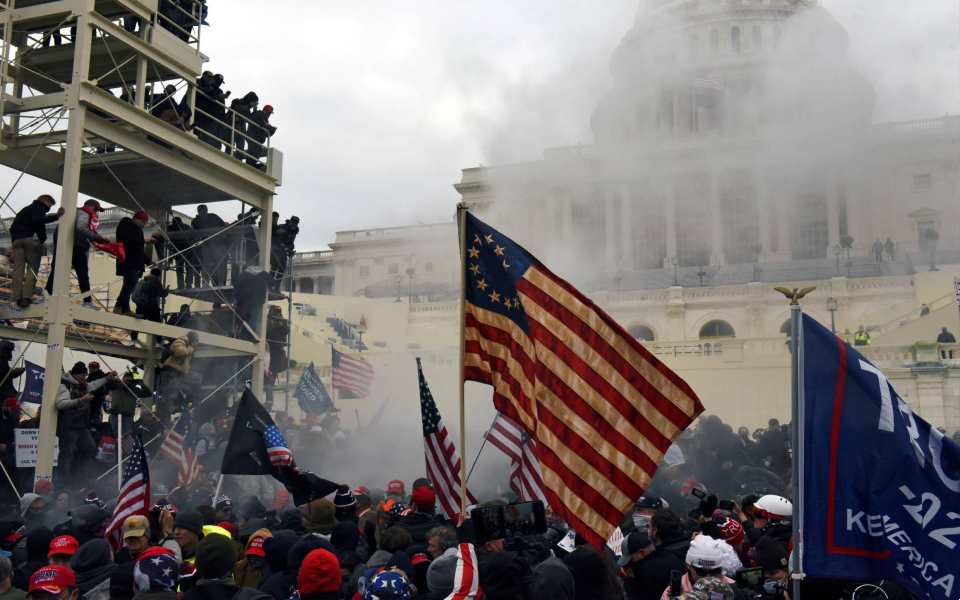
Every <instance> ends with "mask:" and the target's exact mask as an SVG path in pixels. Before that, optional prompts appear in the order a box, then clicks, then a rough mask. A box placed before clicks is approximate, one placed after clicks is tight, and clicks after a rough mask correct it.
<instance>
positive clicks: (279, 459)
mask: <svg viewBox="0 0 960 600" xmlns="http://www.w3.org/2000/svg"><path fill="white" fill-rule="evenodd" d="M263 439H264V441H266V443H267V454H269V455H270V464H271V465H273V466H275V467H292V466H293V452H290V448H288V447H287V442H285V441H284V439H283V436H282V435H280V430H279V429H277V426H276V425H274V424H272V423H271V424H270V426H269V427H267V428H266V429H265V430H264V431H263Z"/></svg>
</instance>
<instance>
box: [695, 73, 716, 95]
mask: <svg viewBox="0 0 960 600" xmlns="http://www.w3.org/2000/svg"><path fill="white" fill-rule="evenodd" d="M693 87H694V88H698V89H704V90H715V91H718V92H722V91H723V77H717V76H716V75H704V76H703V77H694V79H693Z"/></svg>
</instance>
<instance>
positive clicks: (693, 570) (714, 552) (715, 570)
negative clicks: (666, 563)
mask: <svg viewBox="0 0 960 600" xmlns="http://www.w3.org/2000/svg"><path fill="white" fill-rule="evenodd" d="M685 562H686V569H685V571H686V572H685V574H684V575H683V577H682V578H681V582H680V587H681V591H682V592H683V593H684V594H689V593H690V592H692V591H693V588H694V585H696V583H697V582H698V581H701V580H703V579H706V578H714V579H717V580H719V581H722V582H725V583H726V584H727V585H728V586H730V589H731V591H732V593H733V596H732V598H733V599H734V600H743V599H744V596H743V591H742V590H740V589H739V588H738V587H737V585H736V582H735V581H734V580H733V579H731V578H730V576H731V575H734V574H736V572H737V571H738V570H740V568H741V567H742V566H743V565H742V563H741V562H740V559H739V558H737V554H736V552H734V550H733V548H731V547H730V545H729V544H727V543H726V542H723V541H720V540H715V539H713V538H711V537H709V536H706V535H698V536H697V537H695V538H693V540H692V541H691V542H690V549H689V550H687V556H686V561H685ZM676 591H677V590H676V586H667V587H666V589H664V590H663V593H662V595H661V596H660V600H673V599H674V598H677V597H678V596H677V595H676V594H675V593H674V592H676Z"/></svg>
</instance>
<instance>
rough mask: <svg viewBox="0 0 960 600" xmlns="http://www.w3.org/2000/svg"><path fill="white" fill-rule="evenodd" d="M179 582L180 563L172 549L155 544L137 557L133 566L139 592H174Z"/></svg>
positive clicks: (134, 581)
mask: <svg viewBox="0 0 960 600" xmlns="http://www.w3.org/2000/svg"><path fill="white" fill-rule="evenodd" d="M211 537H212V536H211ZM144 559H148V560H144ZM179 582H180V569H179V565H178V564H177V559H176V558H175V557H174V555H173V552H171V551H170V550H168V549H166V548H162V547H159V546H154V547H152V548H147V549H146V550H144V551H143V552H141V553H140V556H138V557H137V562H136V564H135V565H134V567H133V591H134V592H136V593H137V594H139V593H141V592H146V591H154V592H173V591H176V590H177V584H178V583H179Z"/></svg>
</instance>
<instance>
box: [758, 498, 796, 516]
mask: <svg viewBox="0 0 960 600" xmlns="http://www.w3.org/2000/svg"><path fill="white" fill-rule="evenodd" d="M792 515H793V503H792V502H790V501H789V500H787V499H786V498H783V497H781V496H774V495H773V494H768V495H766V496H763V497H762V498H760V499H759V500H757V501H756V502H755V503H754V505H753V516H754V517H760V518H763V519H769V520H771V521H781V520H783V519H784V518H786V517H789V516H792Z"/></svg>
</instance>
